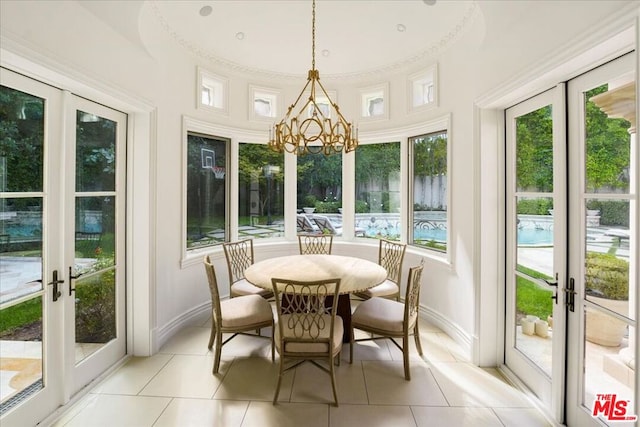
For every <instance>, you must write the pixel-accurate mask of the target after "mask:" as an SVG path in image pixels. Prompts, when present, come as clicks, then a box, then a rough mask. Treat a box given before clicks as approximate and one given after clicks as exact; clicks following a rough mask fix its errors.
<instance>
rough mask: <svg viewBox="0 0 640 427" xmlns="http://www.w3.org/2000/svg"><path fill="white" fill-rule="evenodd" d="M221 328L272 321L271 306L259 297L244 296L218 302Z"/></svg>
mask: <svg viewBox="0 0 640 427" xmlns="http://www.w3.org/2000/svg"><path fill="white" fill-rule="evenodd" d="M220 312H221V317H222V327H223V328H239V327H243V326H250V325H254V324H257V323H262V322H269V321H271V320H272V319H273V311H271V304H269V302H268V301H267V300H266V299H264V298H262V297H261V296H260V295H246V296H241V297H235V298H230V299H228V300H224V301H220Z"/></svg>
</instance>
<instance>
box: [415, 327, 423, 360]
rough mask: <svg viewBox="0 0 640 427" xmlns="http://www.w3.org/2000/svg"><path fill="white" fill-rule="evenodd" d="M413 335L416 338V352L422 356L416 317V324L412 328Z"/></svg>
mask: <svg viewBox="0 0 640 427" xmlns="http://www.w3.org/2000/svg"><path fill="white" fill-rule="evenodd" d="M413 337H414V338H415V340H416V348H417V349H418V354H419V355H420V356H422V345H421V344H420V330H419V329H418V319H416V326H415V327H414V328H413Z"/></svg>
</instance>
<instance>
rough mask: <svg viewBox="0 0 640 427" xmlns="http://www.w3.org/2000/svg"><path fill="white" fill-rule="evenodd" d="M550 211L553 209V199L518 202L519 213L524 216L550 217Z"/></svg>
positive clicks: (522, 200)
mask: <svg viewBox="0 0 640 427" xmlns="http://www.w3.org/2000/svg"><path fill="white" fill-rule="evenodd" d="M549 209H553V200H551V199H521V200H518V213H519V214H522V215H549Z"/></svg>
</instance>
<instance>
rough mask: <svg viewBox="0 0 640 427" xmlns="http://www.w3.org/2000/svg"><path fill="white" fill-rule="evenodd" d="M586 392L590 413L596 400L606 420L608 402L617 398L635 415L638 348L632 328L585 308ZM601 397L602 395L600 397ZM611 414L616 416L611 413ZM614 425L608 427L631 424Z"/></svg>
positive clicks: (629, 412) (584, 395)
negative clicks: (636, 347) (636, 351)
mask: <svg viewBox="0 0 640 427" xmlns="http://www.w3.org/2000/svg"><path fill="white" fill-rule="evenodd" d="M584 316H585V354H584V364H585V367H584V368H585V369H584V389H583V392H582V404H583V405H584V406H585V407H586V409H587V410H589V411H590V413H593V412H592V411H593V410H594V401H596V400H598V401H599V404H601V405H604V406H602V407H601V409H602V410H598V413H597V415H598V418H600V419H601V420H602V421H605V422H606V423H607V422H610V421H611V420H609V421H606V420H605V415H606V410H605V409H604V408H605V406H606V404H607V403H606V400H605V398H604V396H607V395H608V397H609V399H608V400H609V401H610V400H611V399H610V398H611V396H614V399H615V401H617V402H628V403H627V404H626V405H627V411H626V414H627V415H631V414H636V407H635V401H636V399H635V396H634V391H633V390H634V387H635V369H636V366H635V354H634V351H635V348H634V347H635V345H634V344H633V336H634V334H635V332H634V330H633V328H632V327H631V326H629V325H628V324H627V322H623V321H621V320H619V319H616V318H614V317H613V316H610V315H608V314H607V313H604V312H602V311H601V310H598V309H596V308H591V307H586V308H585V313H584ZM598 394H600V395H601V397H600V398H598ZM611 415H614V414H613V413H611ZM631 424H632V423H622V424H621V423H617V422H616V423H611V424H609V425H625V426H626V425H631Z"/></svg>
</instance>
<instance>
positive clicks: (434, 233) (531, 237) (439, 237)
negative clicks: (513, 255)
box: [365, 227, 553, 246]
mask: <svg viewBox="0 0 640 427" xmlns="http://www.w3.org/2000/svg"><path fill="white" fill-rule="evenodd" d="M365 234H366V236H367V237H377V236H379V235H382V236H394V237H398V236H400V231H399V230H398V229H397V228H392V227H387V228H383V229H378V228H370V229H368V230H366V231H365ZM413 239H414V240H427V241H428V240H434V241H436V242H446V241H447V230H443V229H441V228H430V229H416V230H414V231H413ZM518 245H519V246H520V245H522V246H529V245H531V246H541V245H553V230H544V229H535V228H525V229H520V230H518Z"/></svg>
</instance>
